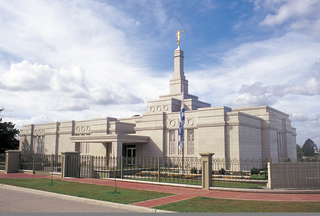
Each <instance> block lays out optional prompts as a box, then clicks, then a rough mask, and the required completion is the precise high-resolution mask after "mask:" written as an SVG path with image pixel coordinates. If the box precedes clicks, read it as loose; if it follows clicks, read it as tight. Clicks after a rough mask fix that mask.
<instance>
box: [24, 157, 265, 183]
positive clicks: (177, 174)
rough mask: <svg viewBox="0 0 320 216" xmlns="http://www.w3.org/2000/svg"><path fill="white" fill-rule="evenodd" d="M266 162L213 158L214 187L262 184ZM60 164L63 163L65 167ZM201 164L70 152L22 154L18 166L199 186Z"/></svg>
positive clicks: (198, 161) (46, 171) (187, 159)
mask: <svg viewBox="0 0 320 216" xmlns="http://www.w3.org/2000/svg"><path fill="white" fill-rule="evenodd" d="M63 160H65V161H63ZM267 162H268V160H252V159H251V160H250V159H247V160H236V159H234V160H226V159H216V158H213V159H212V180H213V186H217V187H244V188H245V187H249V188H250V187H251V188H252V186H250V185H249V186H248V183H250V184H252V183H255V184H260V185H258V186H265V185H266V183H267V179H268V175H267V174H268V171H267V166H266V164H267ZM62 163H65V164H66V166H65V167H64V168H63V167H62V166H61V164H62ZM201 166H202V165H201V158H196V157H185V158H184V159H182V158H181V157H106V156H91V155H80V156H79V155H77V154H74V155H73V154H72V155H68V156H66V157H65V158H62V156H61V155H41V154H30V155H29V154H22V155H21V158H20V167H21V169H27V170H33V171H34V172H35V173H39V174H49V172H50V171H51V167H52V169H53V171H54V172H64V176H65V177H77V178H79V177H80V178H121V179H131V180H141V181H153V182H166V183H178V184H190V185H201V183H202V181H201V180H202V167H201ZM63 169H65V170H63ZM258 186H257V187H258ZM257 187H253V188H257Z"/></svg>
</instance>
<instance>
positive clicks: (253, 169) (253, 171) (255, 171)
mask: <svg viewBox="0 0 320 216" xmlns="http://www.w3.org/2000/svg"><path fill="white" fill-rule="evenodd" d="M258 173H259V170H258V169H257V168H255V167H253V168H252V169H251V175H254V174H258Z"/></svg>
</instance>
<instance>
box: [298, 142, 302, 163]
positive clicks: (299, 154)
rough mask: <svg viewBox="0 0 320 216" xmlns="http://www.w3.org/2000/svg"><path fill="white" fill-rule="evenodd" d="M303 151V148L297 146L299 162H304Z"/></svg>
mask: <svg viewBox="0 0 320 216" xmlns="http://www.w3.org/2000/svg"><path fill="white" fill-rule="evenodd" d="M302 156H303V151H302V148H301V147H300V146H299V145H298V144H297V158H298V161H302Z"/></svg>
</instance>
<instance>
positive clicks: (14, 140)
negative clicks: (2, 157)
mask: <svg viewBox="0 0 320 216" xmlns="http://www.w3.org/2000/svg"><path fill="white" fill-rule="evenodd" d="M1 111H2V109H0V112H1ZM18 135H19V130H18V129H16V128H15V125H14V124H13V123H12V122H2V119H1V118H0V153H4V152H5V151H7V150H13V149H18V148H19V140H18Z"/></svg>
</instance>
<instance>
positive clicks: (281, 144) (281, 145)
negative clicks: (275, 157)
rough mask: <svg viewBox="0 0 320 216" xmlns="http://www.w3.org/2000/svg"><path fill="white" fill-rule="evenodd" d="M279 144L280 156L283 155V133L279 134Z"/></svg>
mask: <svg viewBox="0 0 320 216" xmlns="http://www.w3.org/2000/svg"><path fill="white" fill-rule="evenodd" d="M277 143H278V151H279V155H283V133H281V132H278V133H277Z"/></svg>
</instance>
